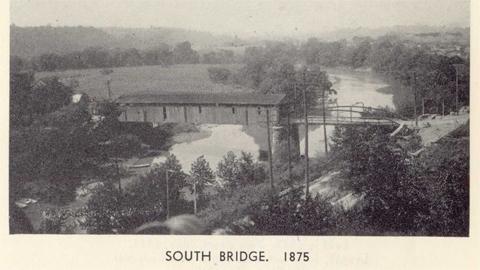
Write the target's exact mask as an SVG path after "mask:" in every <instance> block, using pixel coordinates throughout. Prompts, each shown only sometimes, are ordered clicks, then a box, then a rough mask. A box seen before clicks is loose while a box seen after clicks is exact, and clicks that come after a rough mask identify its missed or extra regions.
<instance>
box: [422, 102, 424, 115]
mask: <svg viewBox="0 0 480 270" xmlns="http://www.w3.org/2000/svg"><path fill="white" fill-rule="evenodd" d="M424 114H425V98H422V115H424Z"/></svg>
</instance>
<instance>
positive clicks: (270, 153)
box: [267, 109, 273, 190]
mask: <svg viewBox="0 0 480 270" xmlns="http://www.w3.org/2000/svg"><path fill="white" fill-rule="evenodd" d="M267 141H268V163H269V167H270V168H269V172H270V187H271V188H272V190H273V161H272V156H273V155H272V142H271V135H270V110H269V109H267Z"/></svg>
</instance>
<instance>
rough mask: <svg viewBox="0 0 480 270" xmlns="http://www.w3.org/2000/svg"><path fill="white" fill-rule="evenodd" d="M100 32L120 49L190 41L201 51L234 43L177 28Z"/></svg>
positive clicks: (112, 28)
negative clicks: (108, 35) (106, 35)
mask: <svg viewBox="0 0 480 270" xmlns="http://www.w3.org/2000/svg"><path fill="white" fill-rule="evenodd" d="M102 30H104V31H105V32H106V33H108V34H110V35H112V36H113V37H115V38H116V39H117V40H118V42H119V44H121V45H120V46H121V47H122V48H136V49H148V48H152V47H155V46H157V45H158V44H159V43H166V44H169V45H175V44H176V43H179V42H183V41H190V43H192V46H193V48H194V49H203V48H212V47H219V46H225V44H228V43H232V42H234V39H233V38H232V37H228V36H217V35H213V34H211V33H208V32H201V31H192V30H185V29H179V28H165V27H151V28H119V27H109V28H102Z"/></svg>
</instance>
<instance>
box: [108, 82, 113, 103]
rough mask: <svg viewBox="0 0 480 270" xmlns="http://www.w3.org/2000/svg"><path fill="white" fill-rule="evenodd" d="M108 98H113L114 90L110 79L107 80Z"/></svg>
mask: <svg viewBox="0 0 480 270" xmlns="http://www.w3.org/2000/svg"><path fill="white" fill-rule="evenodd" d="M107 90H108V93H107V94H108V100H112V90H111V89H110V80H107Z"/></svg>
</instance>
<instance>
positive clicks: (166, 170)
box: [165, 168, 170, 219]
mask: <svg viewBox="0 0 480 270" xmlns="http://www.w3.org/2000/svg"><path fill="white" fill-rule="evenodd" d="M165 182H166V185H167V188H166V192H167V219H169V218H170V203H169V201H170V196H169V195H170V193H169V191H168V169H167V168H165Z"/></svg>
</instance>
